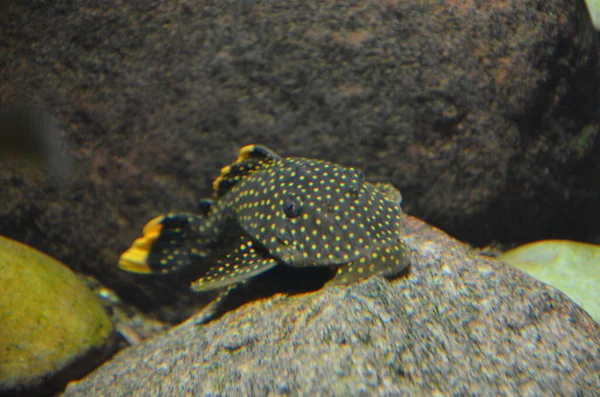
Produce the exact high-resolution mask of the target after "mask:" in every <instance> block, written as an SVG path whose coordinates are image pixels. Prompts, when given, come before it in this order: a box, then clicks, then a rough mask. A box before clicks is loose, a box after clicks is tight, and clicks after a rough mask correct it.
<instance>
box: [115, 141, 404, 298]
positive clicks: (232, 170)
mask: <svg viewBox="0 0 600 397" xmlns="http://www.w3.org/2000/svg"><path fill="white" fill-rule="evenodd" d="M213 188H214V190H215V200H204V201H202V202H201V206H200V207H201V208H200V211H199V214H188V213H171V214H166V215H161V216H159V217H157V218H155V219H153V220H151V221H150V222H149V223H148V224H147V225H146V226H145V227H144V232H143V234H144V235H143V236H142V237H140V238H138V239H137V240H135V242H134V243H133V245H132V246H131V248H129V249H128V250H127V251H125V252H124V253H123V255H122V256H121V259H120V261H119V265H120V267H121V268H122V269H124V270H127V271H132V272H138V273H164V272H169V271H172V270H174V269H177V268H181V267H185V266H198V267H199V268H198V270H199V273H200V274H201V277H200V278H199V279H198V280H197V281H195V282H194V283H193V284H192V289H193V290H196V291H208V290H212V289H216V288H220V287H225V286H230V285H232V284H237V283H240V282H242V281H244V280H247V279H248V278H250V277H253V276H255V275H257V274H260V273H263V272H265V271H267V270H268V269H270V268H272V267H273V266H277V265H286V266H294V267H309V266H337V273H336V276H335V278H334V279H333V280H332V281H331V282H330V283H332V284H349V283H353V282H357V281H360V280H363V279H366V278H368V277H370V276H372V275H376V274H380V275H392V274H396V273H399V272H400V271H402V270H404V269H405V268H406V267H407V266H408V265H409V249H408V248H407V247H406V245H405V244H404V242H403V241H402V220H401V214H402V210H401V208H400V201H401V196H400V192H399V191H398V190H396V189H395V188H394V187H393V186H391V185H387V184H381V185H374V184H371V183H369V182H367V181H365V178H364V175H363V173H362V172H361V171H359V170H357V169H355V168H345V167H342V166H339V165H336V164H333V163H329V162H326V161H320V160H314V159H306V158H295V157H287V158H283V157H281V156H279V155H278V154H276V153H275V152H273V151H271V150H270V149H268V148H266V147H264V146H259V145H249V146H245V147H243V148H242V149H241V150H240V154H239V157H238V159H237V160H236V161H235V162H234V163H233V164H231V165H229V166H226V167H224V168H223V169H222V170H221V175H220V176H219V177H218V178H217V179H216V180H215V181H214V183H213Z"/></svg>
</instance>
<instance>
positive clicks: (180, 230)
mask: <svg viewBox="0 0 600 397" xmlns="http://www.w3.org/2000/svg"><path fill="white" fill-rule="evenodd" d="M205 223H206V218H203V217H199V216H197V215H194V214H185V213H183V214H168V215H160V216H158V217H156V218H154V219H152V220H151V221H150V222H148V224H146V226H144V231H143V236H142V237H139V238H137V239H136V240H135V241H134V242H133V244H132V245H131V247H130V248H129V249H128V250H127V251H125V252H124V253H123V254H122V255H121V258H120V259H119V267H120V268H121V269H123V270H125V271H128V272H133V273H146V274H149V273H167V272H171V271H174V270H176V269H179V268H184V267H186V266H189V265H190V264H191V263H192V262H193V261H194V260H196V259H198V260H199V259H202V258H206V257H207V256H208V247H209V243H210V241H208V240H207V239H206V237H204V238H202V236H201V235H200V233H199V230H201V229H202V230H206V229H207V228H206V227H205Z"/></svg>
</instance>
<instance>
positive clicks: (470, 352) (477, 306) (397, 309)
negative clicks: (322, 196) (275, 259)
mask: <svg viewBox="0 0 600 397" xmlns="http://www.w3.org/2000/svg"><path fill="white" fill-rule="evenodd" d="M407 228H408V235H407V243H409V244H410V245H411V247H412V248H413V249H414V250H415V253H414V264H413V266H412V267H411V268H410V271H409V272H408V274H406V275H404V276H401V277H399V278H397V279H396V280H394V281H392V282H388V281H386V280H384V279H381V278H374V279H371V280H369V281H367V282H364V283H362V284H356V285H354V286H351V287H349V288H326V289H323V290H320V291H316V292H313V293H308V294H303V295H297V296H293V297H286V296H283V295H277V296H274V297H271V298H269V299H265V300H260V301H256V302H252V303H249V304H247V305H244V306H242V307H240V308H239V309H237V310H235V311H232V312H229V313H226V314H225V315H223V316H222V317H221V318H219V319H217V320H215V321H213V322H211V323H208V324H206V325H197V324H194V322H193V321H190V322H187V323H184V324H183V325H181V326H178V327H176V328H174V329H172V330H171V331H169V332H168V333H166V334H164V335H161V336H159V337H157V338H155V339H152V340H149V341H147V342H146V343H144V344H142V345H139V346H137V347H135V348H130V349H127V350H125V351H123V352H121V353H120V354H118V355H117V356H116V357H115V358H114V359H113V360H111V361H109V362H108V363H105V364H104V365H103V366H102V367H100V368H99V369H98V370H96V371H95V372H94V373H92V374H91V375H89V376H88V377H87V378H85V379H84V380H82V381H81V382H79V383H74V384H72V385H70V386H69V387H68V388H67V390H66V392H65V394H64V396H69V397H75V396H97V395H102V396H106V397H108V396H130V395H172V396H182V395H197V396H219V395H220V396H264V395H289V396H300V395H304V396H363V395H364V396H376V395H387V396H390V395H393V396H396V395H398V396H400V395H415V396H416V395H428V396H433V395H507V396H508V395H511V396H512V395H521V396H534V395H537V396H540V395H564V396H567V395H570V396H574V395H579V396H592V395H598V393H599V392H600V379H599V378H598V373H599V371H600V326H598V324H596V323H594V322H593V321H592V319H591V318H590V317H589V315H587V313H585V312H584V311H583V310H581V309H580V308H579V307H578V306H577V305H575V304H574V303H573V302H572V301H571V300H570V299H569V298H567V297H566V296H565V295H564V294H562V293H560V292H559V291H557V290H555V289H553V288H551V287H549V286H547V285H545V284H543V283H540V282H538V281H536V280H534V279H533V278H531V277H529V276H527V275H526V274H524V273H522V272H520V271H518V270H516V269H514V268H512V267H510V266H508V265H506V264H504V263H502V262H498V261H495V260H493V259H491V258H486V257H482V256H476V255H474V254H472V253H470V252H469V250H468V249H467V248H466V246H464V245H463V244H461V243H459V242H457V241H456V240H454V239H452V238H450V237H449V236H447V235H446V234H444V233H443V232H441V231H439V230H438V229H434V228H432V227H430V226H428V225H426V224H424V223H423V222H422V221H420V220H417V219H416V218H410V219H407Z"/></svg>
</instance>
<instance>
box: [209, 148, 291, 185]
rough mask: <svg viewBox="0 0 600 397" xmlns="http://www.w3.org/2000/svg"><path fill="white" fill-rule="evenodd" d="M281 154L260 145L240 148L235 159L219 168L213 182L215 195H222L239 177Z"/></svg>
mask: <svg viewBox="0 0 600 397" xmlns="http://www.w3.org/2000/svg"><path fill="white" fill-rule="evenodd" d="M279 160H281V156H279V155H278V154H277V153H275V152H274V151H272V150H271V149H269V148H267V147H265V146H261V145H247V146H244V147H243V148H241V149H240V154H239V155H238V158H237V160H235V161H234V162H233V163H232V164H230V165H228V166H226V167H223V168H222V169H221V175H219V177H218V178H217V179H215V181H214V182H213V189H214V191H215V194H216V196H217V197H221V196H223V195H224V194H225V193H227V192H228V191H229V189H231V188H232V187H233V186H235V184H236V183H238V182H239V181H240V180H241V179H243V178H245V177H246V176H248V175H249V174H250V173H252V172H254V171H257V170H259V169H261V168H263V167H265V166H268V165H270V164H272V163H273V162H275V161H279Z"/></svg>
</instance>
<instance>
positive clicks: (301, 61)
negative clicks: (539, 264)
mask: <svg viewBox="0 0 600 397" xmlns="http://www.w3.org/2000/svg"><path fill="white" fill-rule="evenodd" d="M2 13H3V14H2V17H1V18H0V75H1V76H2V81H3V84H2V85H1V86H0V105H3V104H15V103H22V102H25V103H34V104H39V105H41V106H42V107H43V108H45V109H46V110H47V112H48V113H50V114H51V115H54V116H55V117H57V118H58V120H59V122H60V123H61V124H62V125H63V127H64V135H65V136H66V137H67V138H68V141H69V143H70V145H71V148H72V152H73V155H74V157H75V161H76V171H78V172H79V173H80V178H79V179H77V180H76V182H75V183H74V184H73V185H72V186H71V187H70V188H64V189H54V190H52V189H44V188H42V187H41V186H39V185H38V184H37V182H33V181H28V180H27V179H20V178H13V177H10V176H8V177H6V178H4V179H2V180H1V181H0V183H2V184H3V185H5V186H9V185H10V186H11V189H6V190H4V189H3V190H1V191H0V195H4V196H2V197H0V199H1V200H0V203H2V206H1V208H3V209H4V210H3V211H2V213H0V232H2V233H5V234H8V235H10V236H11V237H13V238H16V239H18V240H21V241H25V242H27V243H30V244H33V245H34V246H36V247H40V248H43V249H44V251H46V252H50V253H51V254H52V255H54V256H56V257H58V258H60V259H62V260H64V261H67V262H69V263H73V264H78V265H76V266H78V267H79V268H81V269H80V270H85V271H88V272H93V273H94V274H96V275H100V276H102V278H103V279H104V280H110V282H111V284H112V285H113V286H116V285H117V284H118V282H119V280H120V281H121V282H122V284H121V285H125V284H124V283H125V282H126V283H127V286H128V287H127V288H125V287H123V288H121V289H120V290H121V292H123V293H129V292H128V291H130V290H132V287H131V285H132V283H133V280H136V279H135V278H134V277H128V278H127V279H125V277H126V276H124V275H120V274H118V273H116V271H115V269H116V266H115V265H114V264H115V263H116V261H117V258H118V254H119V253H120V252H121V251H122V250H124V249H125V248H126V247H127V245H128V244H129V243H130V242H131V241H132V239H133V238H135V237H136V236H137V235H138V234H139V231H140V228H141V227H142V226H143V224H144V223H145V222H146V221H147V220H148V219H150V218H151V217H152V216H154V215H156V214H157V213H159V212H164V211H166V210H193V209H194V208H195V204H196V202H197V200H198V199H199V198H200V197H201V196H204V195H207V194H210V182H211V181H212V179H213V178H214V177H215V176H216V175H217V173H218V170H219V168H220V167H221V166H223V165H224V163H225V162H227V161H229V159H231V158H233V156H234V155H235V152H236V151H237V149H238V148H239V147H240V146H242V145H244V144H247V143H262V144H266V145H269V146H271V147H273V148H274V149H276V150H278V151H280V152H282V153H283V154H286V155H303V156H311V157H316V158H322V159H326V160H329V161H333V162H338V163H340V164H343V165H348V166H349V165H356V166H360V167H361V168H363V170H364V171H365V174H366V175H367V177H368V178H369V179H371V180H374V181H385V182H392V183H393V184H394V185H396V186H397V187H399V188H400V189H401V190H402V192H403V195H404V198H405V206H406V208H407V210H408V211H409V212H410V213H413V214H415V215H418V216H420V217H422V218H424V219H426V220H428V221H430V222H431V223H433V224H435V225H438V226H440V227H442V228H444V229H445V230H448V231H449V232H450V233H451V234H453V235H455V236H457V237H459V238H461V239H467V240H469V241H471V242H474V243H486V242H488V241H489V239H490V238H494V239H497V240H510V241H515V240H520V239H527V240H533V239H536V238H545V237H549V235H552V236H553V237H569V238H573V239H577V238H581V237H582V236H583V235H586V234H589V233H592V232H595V231H598V230H599V229H598V228H599V227H600V226H598V225H600V222H599V220H600V207H598V206H597V205H595V203H597V199H598V195H599V190H598V189H600V188H599V187H598V184H597V183H595V182H594V183H592V181H596V179H595V178H596V177H597V174H598V169H599V168H600V165H599V164H598V161H597V160H594V159H595V158H596V159H597V158H600V156H599V153H598V152H599V150H600V145H598V144H596V145H594V144H593V143H594V141H596V142H598V141H599V140H597V139H596V136H597V134H598V115H599V114H600V112H598V107H599V100H600V99H599V98H600V96H599V95H598V87H599V81H600V77H599V68H598V45H597V42H596V41H595V36H594V34H593V28H592V25H591V22H590V20H589V16H588V15H587V12H586V9H585V4H584V1H583V0H557V1H552V2H549V1H547V0H527V1H518V2H516V1H490V2H476V1H450V0H427V1H383V2H382V1H379V0H377V1H364V0H360V1H359V0H346V1H321V0H309V1H307V0H294V1H285V2H281V1H274V0H264V1H250V2H248V1H239V0H225V1H202V2H190V1H170V0H160V1H159V0H154V1H152V0H149V1H134V2H117V1H111V0H107V1H103V2H100V3H99V2H97V1H92V0H77V1H71V0H58V1H52V2H47V1H36V0H31V1H19V2H16V1H15V2H10V3H9V6H8V7H3V9H2ZM7 192H10V194H9V195H8V196H6V195H7ZM548 214H552V215H551V216H550V215H548ZM517 225H518V226H517ZM66 242H68V244H67V243H66ZM138 282H139V281H138ZM164 291H166V289H164ZM162 298H165V297H164V296H163V297H162ZM148 302H150V301H148Z"/></svg>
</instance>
